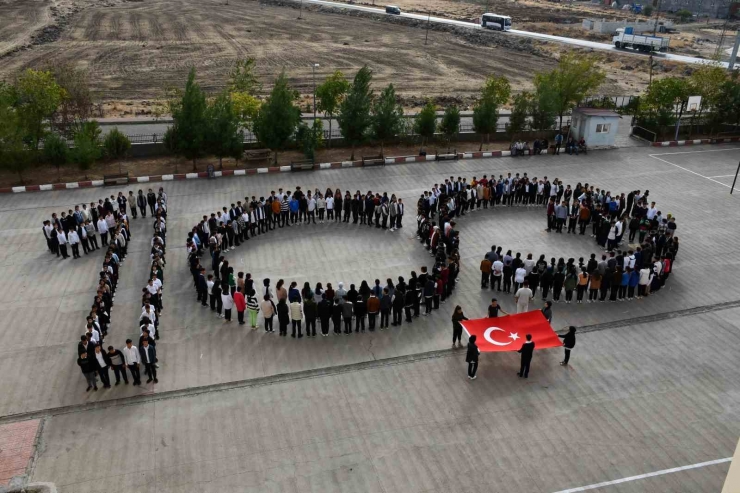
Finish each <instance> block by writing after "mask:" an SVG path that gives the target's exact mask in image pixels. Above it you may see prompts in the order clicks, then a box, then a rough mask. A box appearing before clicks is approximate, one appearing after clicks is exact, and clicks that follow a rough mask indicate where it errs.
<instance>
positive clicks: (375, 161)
mask: <svg viewBox="0 0 740 493" xmlns="http://www.w3.org/2000/svg"><path fill="white" fill-rule="evenodd" d="M362 165H363V166H384V165H385V158H384V157H383V156H382V155H377V156H362Z"/></svg>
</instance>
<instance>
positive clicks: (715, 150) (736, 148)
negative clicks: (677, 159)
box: [650, 147, 740, 157]
mask: <svg viewBox="0 0 740 493" xmlns="http://www.w3.org/2000/svg"><path fill="white" fill-rule="evenodd" d="M731 151H740V147H733V148H731V149H712V150H709V151H680V152H661V153H660V154H650V157H652V156H671V155H673V154H701V153H704V152H731Z"/></svg>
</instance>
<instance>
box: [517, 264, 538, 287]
mask: <svg viewBox="0 0 740 493" xmlns="http://www.w3.org/2000/svg"><path fill="white" fill-rule="evenodd" d="M532 269H534V260H533V259H531V258H528V259H525V260H524V271H525V272H526V273H527V275H529V273H530V272H532ZM517 272H518V269H517ZM517 282H523V280H522V281H517Z"/></svg>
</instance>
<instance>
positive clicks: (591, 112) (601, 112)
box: [573, 108, 622, 118]
mask: <svg viewBox="0 0 740 493" xmlns="http://www.w3.org/2000/svg"><path fill="white" fill-rule="evenodd" d="M573 112H578V113H582V114H584V115H588V116H615V117H617V118H621V116H622V115H620V114H619V113H617V112H616V111H612V110H607V109H604V108H575V109H574V110H573Z"/></svg>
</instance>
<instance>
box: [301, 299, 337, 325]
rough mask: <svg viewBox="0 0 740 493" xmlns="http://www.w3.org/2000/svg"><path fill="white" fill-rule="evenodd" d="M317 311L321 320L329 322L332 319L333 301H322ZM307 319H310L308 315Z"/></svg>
mask: <svg viewBox="0 0 740 493" xmlns="http://www.w3.org/2000/svg"><path fill="white" fill-rule="evenodd" d="M304 310H305V306H304ZM317 311H318V314H319V318H320V319H321V320H329V319H330V318H331V301H329V300H321V301H320V302H319V305H318V307H317ZM306 318H308V315H306Z"/></svg>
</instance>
